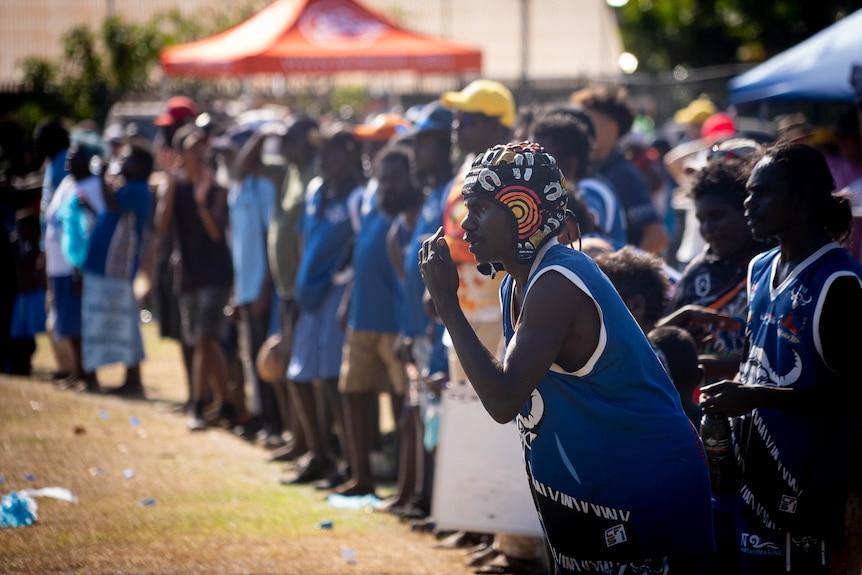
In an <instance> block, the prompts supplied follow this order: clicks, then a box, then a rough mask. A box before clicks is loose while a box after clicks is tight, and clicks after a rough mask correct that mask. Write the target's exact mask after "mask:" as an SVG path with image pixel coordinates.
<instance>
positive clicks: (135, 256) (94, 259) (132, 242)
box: [83, 180, 153, 280]
mask: <svg viewBox="0 0 862 575" xmlns="http://www.w3.org/2000/svg"><path fill="white" fill-rule="evenodd" d="M114 199H115V200H116V202H117V203H118V204H119V208H120V209H119V211H116V212H112V211H110V210H104V211H102V212H100V213H99V215H98V216H97V217H96V222H95V224H94V225H93V230H92V232H91V233H90V239H89V242H88V247H87V256H86V259H85V260H84V265H83V269H84V271H86V272H88V273H91V274H95V275H100V276H110V277H123V278H126V279H128V280H133V279H134V278H135V274H137V273H138V264H139V258H140V255H141V243H142V242H143V238H144V229H145V228H146V227H147V226H148V225H149V224H150V221H151V219H152V206H153V195H152V192H151V191H150V186H149V184H148V183H147V181H146V180H129V181H128V182H127V183H126V185H124V186H123V187H121V188H120V189H119V190H117V193H116V194H115V195H114Z"/></svg>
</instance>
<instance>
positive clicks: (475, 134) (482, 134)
mask: <svg viewBox="0 0 862 575" xmlns="http://www.w3.org/2000/svg"><path fill="white" fill-rule="evenodd" d="M492 122H493V123H497V120H496V119H495V118H490V117H488V116H486V115H484V114H475V113H472V112H457V113H456V114H455V119H454V121H453V122H452V127H453V129H454V130H455V136H456V141H457V143H458V148H459V149H460V150H461V152H463V153H467V154H478V153H481V152H484V151H485V150H486V149H487V148H488V146H492V145H494V144H498V143H499V142H489V141H488V139H489V137H488V134H489V133H492V134H496V131H493V124H492Z"/></svg>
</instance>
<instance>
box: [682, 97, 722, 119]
mask: <svg viewBox="0 0 862 575" xmlns="http://www.w3.org/2000/svg"><path fill="white" fill-rule="evenodd" d="M716 112H718V108H716V107H715V104H713V103H712V100H710V99H709V96H707V95H706V94H701V95H700V96H698V98H697V99H696V100H692V101H691V103H689V105H688V106H686V107H685V108H682V109H681V110H677V111H676V113H675V114H674V115H673V121H674V122H676V123H677V124H703V123H704V122H705V121H706V119H707V118H709V117H710V116H712V115H713V114H715V113H716Z"/></svg>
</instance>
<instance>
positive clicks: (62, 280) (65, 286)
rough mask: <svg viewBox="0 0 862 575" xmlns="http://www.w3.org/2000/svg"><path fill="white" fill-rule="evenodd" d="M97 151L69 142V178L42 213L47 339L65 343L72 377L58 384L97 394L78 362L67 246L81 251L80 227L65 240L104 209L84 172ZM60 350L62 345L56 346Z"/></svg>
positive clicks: (74, 285)
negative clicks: (50, 328)
mask: <svg viewBox="0 0 862 575" xmlns="http://www.w3.org/2000/svg"><path fill="white" fill-rule="evenodd" d="M99 152H100V150H99V149H98V148H97V147H96V146H94V145H92V144H90V143H82V142H73V143H72V145H71V146H70V147H69V150H68V152H67V155H66V169H67V170H68V172H69V175H67V176H66V177H65V178H63V180H62V181H61V182H60V185H59V186H57V189H56V191H55V192H54V195H53V196H52V198H51V202H50V203H49V204H48V207H47V208H46V209H45V213H44V219H45V226H46V227H45V269H46V273H47V275H48V282H49V285H50V289H51V293H52V297H51V299H50V305H51V308H50V311H49V316H51V317H53V318H54V320H53V334H52V335H53V337H55V338H56V339H57V340H58V342H60V341H62V340H64V339H66V340H67V342H68V343H69V344H70V345H69V348H70V349H71V350H72V373H71V375H69V376H68V377H67V378H66V379H63V380H60V381H59V382H58V384H59V386H60V388H61V389H75V390H78V391H91V392H99V391H100V388H99V382H98V380H97V379H96V374H95V373H94V372H92V371H89V372H87V371H84V367H83V364H82V358H81V294H82V283H81V274H80V270H79V269H78V268H77V267H76V266H75V264H74V263H73V262H72V261H71V260H70V259H69V255H70V253H69V250H68V249H66V248H68V247H69V246H70V245H71V244H73V243H74V244H76V245H77V246H78V247H81V245H82V244H85V242H86V236H85V234H86V232H85V231H84V229H83V228H84V226H83V225H82V226H77V229H78V231H79V232H81V233H80V234H78V235H77V236H76V241H74V242H73V241H72V240H71V234H72V233H73V231H72V229H71V227H72V223H73V220H74V222H78V223H81V222H80V217H79V216H81V215H83V218H84V220H86V222H87V224H86V227H89V226H92V224H93V222H95V220H96V216H97V215H98V214H99V213H101V212H102V211H103V210H104V209H105V200H104V197H103V195H102V180H101V179H100V178H99V176H97V175H96V174H94V173H93V172H92V171H91V169H90V160H92V159H93V158H94V157H97V156H98V155H99ZM60 347H61V348H62V347H63V346H62V345H61V346H60Z"/></svg>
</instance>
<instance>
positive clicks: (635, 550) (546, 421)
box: [501, 241, 712, 571]
mask: <svg viewBox="0 0 862 575" xmlns="http://www.w3.org/2000/svg"><path fill="white" fill-rule="evenodd" d="M549 272H556V273H559V274H561V275H563V276H564V277H565V278H567V279H568V280H570V281H571V282H572V283H573V284H575V285H576V286H577V287H578V288H579V289H581V290H582V291H583V292H584V293H586V294H587V295H588V296H589V297H590V298H592V299H593V300H594V301H595V303H596V307H597V309H598V310H599V313H600V316H601V325H602V327H601V334H600V338H599V343H598V346H597V348H596V350H595V352H594V353H593V355H592V357H591V358H590V359H589V361H588V362H587V364H586V365H585V366H584V367H583V368H582V369H580V370H579V371H577V372H575V373H568V372H565V371H564V370H563V369H562V368H560V367H559V366H557V365H553V366H552V367H551V369H550V370H549V371H548V373H547V375H546V376H545V377H544V378H543V379H542V381H541V382H540V383H539V385H538V387H537V388H536V389H535V390H533V393H532V396H531V398H530V400H529V401H528V402H527V403H526V405H524V407H523V408H522V410H521V412H520V414H519V415H518V417H517V424H518V428H519V430H520V433H521V442H522V447H523V451H524V459H525V463H526V468H527V474H528V478H529V483H530V487H531V489H532V491H533V498H534V502H535V504H536V507H537V510H538V513H539V518H540V520H541V522H542V526H543V528H544V530H545V533H546V536H547V539H548V542H549V544H550V547H551V554H552V556H553V558H554V561H555V562H556V563H557V565H558V566H559V567H561V568H562V569H565V570H571V571H579V570H582V569H584V568H585V567H587V566H595V565H596V563H595V562H597V561H598V562H602V561H620V562H628V561H635V560H639V559H643V558H645V557H662V556H664V555H667V554H670V553H683V552H697V551H705V550H708V549H711V548H712V515H711V510H710V492H709V476H708V469H707V463H706V460H705V458H704V454H703V449H702V445H701V443H700V439H699V437H698V434H697V431H696V430H695V429H694V427H693V426H692V424H691V423H690V422H689V420H688V417H686V415H685V413H684V412H683V409H682V406H681V403H680V400H679V394H678V393H677V391H676V389H675V388H674V387H673V384H672V383H671V381H670V379H669V378H668V376H667V374H666V372H665V371H664V368H663V367H662V366H661V363H660V362H659V360H658V359H657V358H656V355H655V353H654V352H653V350H652V347H651V346H650V344H649V342H648V340H647V339H646V336H644V334H643V332H642V331H641V329H640V327H639V326H638V324H637V323H636V322H635V320H634V318H633V317H632V315H631V313H629V311H628V309H627V308H626V306H625V304H624V303H623V301H622V299H621V298H620V296H619V295H618V294H617V292H616V290H614V288H613V286H612V284H611V282H610V280H609V279H608V278H607V277H606V276H605V275H604V274H603V273H602V272H601V271H600V270H599V268H598V266H596V264H595V262H593V260H591V259H590V258H589V257H588V256H586V255H584V254H583V253H581V252H578V251H575V250H572V249H570V248H568V247H565V246H562V245H560V244H558V243H557V242H556V241H552V242H551V243H550V244H549V245H548V246H545V247H544V248H543V249H542V250H541V251H540V252H539V254H538V257H537V259H536V262H535V263H534V264H533V268H532V270H531V272H530V277H529V281H528V285H527V289H526V290H525V295H524V299H525V300H526V299H527V298H528V297H529V290H530V287H531V286H532V285H533V284H534V282H535V281H536V280H537V279H538V278H539V277H541V276H542V275H543V274H545V273H549ZM512 287H513V279H512V278H511V276H509V277H506V278H505V279H504V280H503V283H502V285H501V298H502V302H503V329H504V334H505V338H506V342H507V343H508V342H509V341H511V339H512V337H513V336H514V334H515V328H514V326H513V324H512ZM561 305H564V304H563V303H562V302H561Z"/></svg>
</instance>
